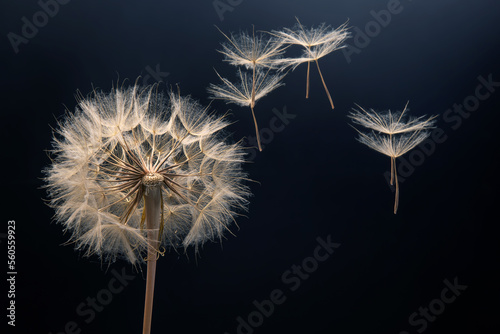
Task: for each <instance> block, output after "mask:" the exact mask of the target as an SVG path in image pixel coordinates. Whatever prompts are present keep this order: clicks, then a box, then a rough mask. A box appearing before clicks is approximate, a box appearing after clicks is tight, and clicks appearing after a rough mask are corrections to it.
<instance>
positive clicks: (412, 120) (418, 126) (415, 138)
mask: <svg viewBox="0 0 500 334" xmlns="http://www.w3.org/2000/svg"><path fill="white" fill-rule="evenodd" d="M407 107H408V103H407V104H406V106H405V108H404V109H403V111H401V112H395V113H393V112H391V111H390V110H388V111H385V112H381V113H377V112H375V111H374V110H373V109H369V110H365V109H363V108H362V107H360V106H358V108H359V110H357V109H353V111H352V112H351V113H350V114H349V117H350V118H351V119H352V121H353V122H354V123H355V124H358V125H361V126H364V127H366V128H368V129H370V130H371V132H369V133H363V132H360V131H359V130H356V131H358V133H359V137H358V141H359V142H360V143H362V144H365V145H366V146H368V147H370V148H371V149H373V150H375V151H377V152H379V153H382V154H384V155H386V156H388V157H390V158H391V180H390V184H391V185H392V184H395V185H396V192H395V196H394V214H396V213H397V211H398V206H399V183H398V174H397V168H396V159H397V158H398V157H400V156H402V155H404V154H406V153H408V152H409V151H411V150H412V149H413V148H415V147H416V146H417V145H419V144H420V143H422V142H423V141H424V140H425V139H426V138H427V137H429V135H430V132H429V131H428V130H429V129H431V128H432V127H434V124H435V118H436V116H431V117H428V118H426V117H425V116H420V117H407V115H405V112H406V111H407Z"/></svg>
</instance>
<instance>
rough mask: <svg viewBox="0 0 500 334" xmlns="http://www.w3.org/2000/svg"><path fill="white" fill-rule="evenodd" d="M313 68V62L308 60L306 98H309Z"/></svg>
mask: <svg viewBox="0 0 500 334" xmlns="http://www.w3.org/2000/svg"><path fill="white" fill-rule="evenodd" d="M310 68H311V62H310V61H308V62H307V82H306V99H308V98H309V69H310Z"/></svg>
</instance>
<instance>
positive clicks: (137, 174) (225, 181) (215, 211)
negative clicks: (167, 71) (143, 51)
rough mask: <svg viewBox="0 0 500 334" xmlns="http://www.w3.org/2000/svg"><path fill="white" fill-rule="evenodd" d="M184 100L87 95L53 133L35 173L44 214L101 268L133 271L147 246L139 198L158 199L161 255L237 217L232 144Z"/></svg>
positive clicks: (241, 200) (209, 235)
mask: <svg viewBox="0 0 500 334" xmlns="http://www.w3.org/2000/svg"><path fill="white" fill-rule="evenodd" d="M227 125H228V122H227V121H226V120H225V119H224V117H218V116H215V115H214V114H213V113H210V112H209V111H208V109H207V108H204V107H202V106H201V105H200V104H199V103H198V102H196V101H194V100H193V99H191V98H190V97H181V96H180V95H178V94H174V93H170V94H168V95H164V94H162V93H159V92H158V87H157V86H152V87H147V88H141V87H138V86H133V87H131V88H128V89H121V88H118V89H115V90H113V91H112V92H111V93H104V92H94V93H93V94H92V95H90V96H88V97H86V98H82V99H80V101H79V102H78V105H77V108H76V110H75V112H74V113H68V115H67V116H66V118H65V119H64V120H63V121H61V122H60V124H59V128H58V129H57V130H56V131H55V133H54V140H53V149H52V151H51V154H52V156H53V163H52V165H50V166H49V167H47V168H46V169H45V170H44V173H45V181H46V188H47V191H48V195H49V197H50V205H51V206H52V207H53V208H54V209H55V219H56V221H57V222H59V223H61V224H62V225H63V227H64V230H65V231H66V232H69V233H70V234H71V235H70V240H69V241H68V242H70V243H74V244H75V247H76V249H78V250H81V251H82V252H83V254H84V255H85V256H90V255H94V254H95V255H97V256H100V257H101V258H102V259H103V260H107V261H114V260H116V259H117V258H124V259H126V260H128V261H130V262H131V263H137V262H142V261H144V259H145V257H146V256H145V254H146V253H147V250H148V249H149V248H150V247H151V244H152V243H153V240H149V239H148V236H147V235H148V234H147V232H148V231H147V229H146V228H145V227H144V217H143V212H144V196H145V195H147V194H148V192H149V190H150V189H152V188H155V189H160V192H161V201H162V204H161V207H162V209H161V210H162V217H163V220H162V222H161V226H160V227H159V231H160V232H161V235H160V236H159V240H158V241H159V242H160V244H161V245H162V246H163V247H174V248H176V247H184V248H187V247H189V246H195V247H199V246H200V245H201V244H203V243H204V242H206V241H208V240H217V239H220V238H221V237H222V235H223V234H224V233H225V232H227V231H228V230H229V225H230V223H231V221H233V220H234V218H235V217H236V216H237V215H238V214H239V212H241V211H242V210H245V209H246V207H247V203H248V201H247V197H248V196H249V190H248V188H247V187H246V186H245V185H244V184H243V179H245V177H246V174H245V173H244V172H243V171H242V169H241V165H242V163H243V162H244V153H243V151H242V147H241V144H239V143H237V144H228V143H226V140H225V135H224V134H223V133H222V132H221V131H223V129H224V128H225V127H226V126H227Z"/></svg>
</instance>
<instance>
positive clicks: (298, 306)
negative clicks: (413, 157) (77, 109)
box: [0, 0, 500, 334]
mask: <svg viewBox="0 0 500 334" xmlns="http://www.w3.org/2000/svg"><path fill="white" fill-rule="evenodd" d="M221 2H222V3H226V4H227V3H228V2H227V0H226V1H221ZM388 2H390V1H388V0H384V1H378V0H377V1H374V0H356V1H353V0H351V1H347V0H344V1H320V0H308V1H284V0H283V1H276V0H272V1H264V0H254V1H250V0H243V1H236V0H235V1H232V2H231V3H232V4H233V5H231V6H230V8H231V9H232V11H229V10H228V11H226V12H224V13H223V14H222V15H223V20H221V18H220V16H219V15H218V13H217V11H216V9H215V8H214V6H213V2H212V1H118V0H115V1H95V0H94V1H81V0H80V1H78V0H72V1H69V2H68V3H67V4H64V5H61V6H60V8H59V10H58V13H57V14H56V15H54V17H51V18H50V19H49V20H48V22H47V24H45V25H44V26H43V27H40V28H39V31H38V33H37V34H36V35H35V36H33V37H32V38H30V39H29V40H28V43H27V44H21V45H19V52H18V53H15V52H14V50H13V48H12V46H11V44H10V42H9V39H8V37H7V34H8V33H10V32H13V33H15V34H18V35H20V34H21V29H22V26H23V21H22V18H23V17H26V18H27V20H29V21H30V22H32V21H33V15H36V13H37V12H39V11H40V10H41V7H40V5H39V4H38V3H37V2H36V1H34V0H29V1H27V0H25V1H16V2H15V1H3V2H2V8H1V10H0V12H1V14H0V15H1V17H2V19H1V21H0V28H1V29H0V32H1V34H2V39H1V56H2V58H1V63H0V64H1V65H0V69H1V73H0V83H1V90H0V92H1V95H2V103H1V110H0V119H1V124H2V131H1V132H2V141H1V144H2V158H1V159H2V163H1V166H2V167H1V168H2V175H3V178H2V195H1V196H2V224H3V226H4V227H2V230H1V231H0V232H1V233H6V231H7V229H6V227H5V225H6V223H7V221H8V220H9V219H15V220H16V226H17V230H16V238H17V272H18V275H17V285H16V289H17V290H16V305H17V309H16V310H17V314H16V315H17V318H16V320H17V322H16V324H17V326H16V328H15V330H14V331H13V329H12V328H8V332H7V333H44V334H47V333H53V334H55V333H95V334H100V333H140V332H141V329H142V313H143V298H144V289H145V279H144V276H145V273H144V274H143V273H142V272H141V271H138V269H137V268H136V269H133V268H132V267H130V266H129V265H127V264H126V263H124V262H117V263H114V264H112V265H111V266H110V267H109V268H108V267H107V266H106V265H105V264H101V263H99V260H98V259H96V258H91V259H87V258H82V257H81V256H80V255H79V254H78V253H77V252H75V251H74V250H73V248H72V247H71V246H62V245H61V244H62V243H64V242H65V241H66V240H67V236H65V235H63V232H62V229H61V226H59V225H56V224H54V223H51V219H52V215H53V210H52V209H50V208H49V207H47V206H46V205H45V204H44V202H43V201H42V198H44V197H45V192H44V190H42V189H40V187H41V186H42V184H43V182H42V181H41V179H40V178H41V177H42V173H41V170H42V169H43V168H44V167H45V166H47V165H48V164H49V163H50V160H49V158H48V156H47V154H46V152H45V151H44V150H47V149H50V147H51V144H50V142H51V127H55V126H56V119H59V118H60V117H62V115H63V114H64V112H65V107H67V108H68V109H70V110H73V109H74V106H75V98H74V95H75V92H76V90H81V92H82V93H83V94H84V95H86V94H88V93H89V92H90V91H91V90H92V87H93V86H94V87H99V88H102V89H104V90H106V91H109V90H110V89H111V87H112V85H113V83H114V84H116V82H117V81H118V80H119V81H120V82H122V81H123V80H124V79H125V78H128V79H129V80H130V81H129V82H133V81H134V80H135V78H137V77H138V76H139V75H142V78H143V79H139V80H140V81H141V80H142V82H145V83H149V84H152V83H154V82H155V78H154V77H153V76H151V74H150V72H154V70H156V69H158V71H159V72H161V76H160V77H159V78H160V79H162V81H163V82H164V84H163V85H162V86H161V87H162V88H163V89H165V90H166V89H167V88H168V87H170V86H171V85H174V87H175V84H179V86H180V89H181V93H182V94H191V95H192V96H193V97H194V98H196V99H198V100H200V101H201V103H203V104H205V105H206V104H208V103H209V99H208V95H207V92H206V88H207V86H208V85H209V83H212V82H213V83H217V80H218V78H217V76H216V74H215V72H214V68H215V69H216V70H218V71H219V72H220V73H222V74H223V75H225V76H229V77H232V75H233V74H234V72H235V68H232V67H231V66H230V65H228V64H227V63H224V62H222V56H221V55H220V54H219V53H218V52H216V49H218V48H219V42H221V41H223V36H222V35H221V34H220V33H219V32H218V31H217V29H216V28H215V27H214V25H217V26H218V27H219V28H220V29H222V30H223V31H224V32H230V31H236V32H237V31H239V30H240V29H243V30H250V29H251V27H252V24H254V25H255V29H257V30H266V31H270V30H272V29H279V28H281V27H283V26H289V27H290V26H292V25H293V24H294V22H295V21H294V20H295V19H294V17H295V16H298V17H299V18H300V20H301V22H302V23H303V24H304V25H307V26H310V25H311V24H314V25H316V24H319V23H321V22H326V23H327V24H331V25H333V26H338V25H340V24H342V23H343V22H345V21H346V20H347V19H349V20H350V21H349V25H350V26H353V27H354V26H355V27H358V28H360V29H361V30H364V29H365V25H366V24H367V23H369V22H371V21H374V17H373V16H372V14H370V12H371V11H376V12H378V11H380V10H383V9H386V8H387V4H388ZM398 8H399V9H401V10H400V12H399V13H398V14H394V15H392V17H391V22H390V24H388V25H387V26H386V27H383V28H381V30H380V32H378V33H377V34H375V33H373V34H372V35H373V37H371V38H370V41H369V44H368V45H363V46H364V47H362V48H360V52H359V53H355V54H352V55H351V59H350V60H351V61H350V62H348V61H347V58H346V57H345V55H344V54H343V52H342V51H337V52H335V53H333V54H331V55H329V56H327V57H325V58H323V59H321V60H320V65H321V68H322V71H323V75H324V77H325V80H326V82H327V84H328V87H329V88H330V91H331V93H332V97H333V100H334V102H335V105H336V108H335V110H333V111H332V110H331V109H330V107H329V103H328V99H327V98H326V96H325V93H324V90H323V87H322V85H321V81H320V78H319V75H318V74H317V71H316V68H315V67H311V92H310V98H309V99H308V100H306V99H305V98H304V93H305V75H306V67H305V65H303V66H300V67H299V68H298V69H297V70H295V71H294V72H291V73H290V74H289V75H288V76H287V77H286V78H285V80H284V81H285V83H286V86H285V87H281V88H279V89H278V90H277V91H275V92H273V93H272V94H270V95H269V96H267V97H265V98H263V99H262V100H261V101H259V102H258V104H257V106H256V114H257V118H258V120H259V125H260V126H261V128H266V127H267V128H269V126H270V122H271V120H272V119H273V117H274V116H275V113H273V109H276V110H278V111H279V112H281V113H282V112H283V110H284V108H286V111H287V113H289V114H292V115H294V116H295V118H294V119H290V121H289V124H288V125H286V127H285V128H284V129H283V130H282V131H280V132H275V133H274V134H273V138H272V140H271V138H270V137H268V138H267V139H266V142H268V143H267V144H266V145H265V149H264V151H263V152H262V153H259V154H258V155H257V157H256V158H255V159H254V160H253V162H252V163H249V164H247V165H246V166H245V169H246V170H247V171H248V173H249V175H250V178H252V179H253V180H256V181H258V182H259V183H251V188H252V191H253V194H254V196H253V198H252V199H251V205H250V211H249V213H248V218H245V217H242V218H240V219H238V225H239V227H240V228H239V230H238V229H237V228H236V227H235V228H234V229H233V230H234V232H235V234H236V237H234V236H231V235H228V236H227V240H223V242H222V243H221V244H219V243H211V244H206V245H205V246H204V247H203V249H202V250H201V251H200V254H199V258H197V259H195V256H194V252H193V250H191V249H190V250H188V253H187V256H185V255H184V254H180V255H178V254H176V253H174V252H171V253H169V254H167V255H166V256H164V257H162V258H160V260H159V263H158V272H157V277H156V291H155V293H156V294H155V300H154V314H153V330H152V333H207V334H208V333H216V334H223V333H225V332H227V333H230V334H234V333H238V330H237V326H238V323H237V320H236V319H237V317H242V318H244V319H247V318H248V316H249V315H250V314H251V313H252V312H253V311H255V306H254V305H253V304H252V303H253V301H254V300H257V301H262V300H264V299H269V296H270V293H271V291H273V290H275V289H280V290H282V291H283V292H284V295H285V296H286V300H285V302H284V303H283V304H281V305H276V306H275V308H274V312H273V314H272V315H271V316H270V317H268V318H265V319H264V321H263V323H262V324H261V325H260V326H258V327H257V328H255V329H253V331H254V333H262V334H264V333H339V334H363V333H384V334H386V333H394V334H398V333H400V332H401V331H408V332H409V333H412V334H413V333H417V330H423V325H422V323H423V322H422V321H421V322H420V323H419V325H418V326H412V325H411V324H410V323H409V320H408V318H409V316H410V315H411V314H412V313H414V312H418V310H419V307H428V306H429V303H430V302H431V301H432V300H434V299H436V298H438V299H439V298H440V296H441V291H442V289H443V288H445V284H444V283H443V281H444V280H445V279H447V280H449V281H450V282H453V280H454V279H455V278H457V280H458V283H459V284H461V285H467V289H466V290H465V291H463V292H462V293H461V295H460V296H458V297H457V299H456V300H455V301H454V302H453V303H451V304H447V305H446V308H445V310H444V312H443V313H442V314H440V315H438V316H437V317H436V319H435V320H434V321H433V322H429V323H428V324H427V325H428V326H427V328H425V331H423V332H425V333H454V332H457V331H462V332H464V333H493V332H498V331H499V329H500V325H499V324H498V314H499V311H500V307H499V306H498V300H499V298H500V289H499V288H498V282H499V278H500V275H499V270H498V268H499V267H498V266H499V256H498V255H499V247H498V244H499V243H498V236H499V234H498V232H499V229H498V227H497V224H498V214H497V213H498V212H497V211H496V209H497V206H498V201H497V200H498V196H497V193H498V186H499V182H498V167H499V164H498V139H497V138H498V128H497V127H498V124H499V112H500V99H499V98H498V97H499V96H500V92H499V91H498V90H500V87H497V88H496V90H497V91H496V92H495V93H492V94H491V97H490V98H487V99H485V100H484V101H481V102H480V105H479V106H478V108H477V110H475V111H473V112H471V113H470V116H469V117H468V118H463V119H462V123H461V124H460V126H458V123H457V122H458V120H457V116H456V114H448V116H450V117H452V116H453V117H455V118H454V120H453V121H452V120H451V119H449V122H446V121H445V120H444V119H443V114H445V112H446V111H447V110H448V109H450V108H452V107H453V105H454V104H462V103H463V102H464V99H466V98H467V97H468V96H470V95H474V94H475V90H476V87H477V86H478V85H479V83H480V81H478V77H480V76H482V77H483V78H485V79H487V78H488V76H489V75H491V77H492V79H493V81H495V82H499V81H500V66H499V65H498V60H499V59H500V47H499V43H498V42H499V36H500V24H499V14H500V3H499V2H498V1H493V0H478V1H465V0H439V1H435V0H413V1H410V0H401V4H400V7H398ZM369 26H370V24H369ZM353 32H355V30H353ZM358 42H360V41H359V40H358ZM365 42H366V41H365ZM348 43H349V44H350V45H355V44H354V40H353V39H350V40H349V41H348ZM365 44H366V43H365ZM358 45H359V44H358ZM167 72H168V75H166V73H167ZM148 75H150V77H148ZM144 78H146V79H144ZM481 92H483V93H484V92H486V90H481ZM408 100H409V101H410V109H411V113H412V114H414V115H423V114H439V115H440V116H439V117H438V124H437V125H438V126H439V127H440V128H442V129H443V132H444V134H445V136H446V138H447V139H446V141H444V142H443V143H440V144H437V145H436V147H435V150H434V152H432V154H430V155H429V156H425V158H424V159H425V160H424V161H423V162H421V165H420V166H418V167H416V168H415V170H414V171H413V172H412V173H411V175H410V176H409V177H408V178H407V179H406V180H405V181H404V182H402V183H401V201H400V207H399V212H398V214H397V215H394V214H393V213H392V205H393V200H394V197H393V196H394V194H393V193H392V192H391V189H390V188H389V187H388V185H387V182H386V180H385V178H384V175H383V174H384V172H386V171H387V170H388V167H389V162H390V161H389V159H388V158H387V157H385V156H383V155H381V154H379V153H377V152H374V151H371V150H370V149H368V148H367V147H365V146H363V145H361V144H359V143H357V142H356V140H355V131H354V130H353V129H352V128H351V127H350V126H349V125H348V119H347V117H346V115H347V112H348V111H349V110H350V108H352V107H353V106H354V103H358V104H360V105H362V106H365V107H373V108H376V109H378V110H383V109H388V108H390V109H392V110H395V109H398V110H401V109H402V108H403V106H404V104H405V103H406V101H408ZM471 101H472V100H471ZM212 106H213V107H214V108H216V109H217V110H218V112H220V113H224V112H226V111H227V110H228V109H229V108H230V109H231V116H230V117H231V119H232V120H234V121H235V124H233V125H231V126H230V128H229V130H230V131H231V132H232V133H233V138H234V140H239V139H241V138H243V137H245V136H249V135H253V124H252V120H251V115H250V112H249V110H248V108H240V107H237V106H235V105H226V104H224V103H223V102H221V101H215V102H214V103H213V104H212ZM278 124H280V123H278ZM452 126H453V127H455V128H456V129H454V128H452ZM407 158H408V157H407ZM329 235H330V236H331V240H332V241H333V242H335V243H340V244H341V245H340V247H338V248H337V249H336V251H335V253H334V254H333V255H331V256H330V257H329V258H328V259H327V260H326V261H324V262H321V263H319V266H318V268H317V270H316V271H314V272H313V273H311V274H310V276H309V277H308V278H307V279H305V280H302V281H301V285H300V287H299V288H298V289H296V290H295V291H291V290H290V287H291V284H286V282H284V281H283V280H282V275H283V274H284V273H285V272H286V271H287V270H290V268H291V266H292V265H294V264H301V263H302V261H303V260H304V259H306V258H307V257H309V256H311V255H312V254H313V251H314V249H315V247H316V246H317V241H316V239H317V238H318V237H321V238H323V239H326V238H327V237H328V236H329ZM5 241H6V239H5V238H4V237H3V238H2V239H1V244H2V254H6V247H5V245H6V242H5ZM1 258H2V262H3V264H2V266H1V267H2V268H4V269H2V270H3V271H4V272H6V271H7V270H6V269H5V265H6V256H4V255H2V256H1ZM123 268H125V269H123ZM122 270H125V273H126V274H127V275H132V276H133V277H135V278H133V279H131V280H130V282H129V283H128V284H127V286H126V287H124V289H123V291H121V292H118V293H115V294H113V295H112V300H111V301H110V302H109V304H108V305H105V306H104V307H103V309H102V310H101V311H100V312H96V314H95V317H94V319H92V321H89V322H88V323H87V322H86V321H88V320H90V317H91V316H90V313H89V312H88V310H89V307H88V306H85V304H86V303H87V298H95V297H96V296H97V295H98V294H99V292H100V291H101V290H102V289H106V288H107V287H108V284H109V282H110V281H111V280H112V278H113V277H114V275H113V272H122ZM2 277H5V276H2ZM4 283H5V280H3V282H2V291H1V294H2V296H4V299H3V300H4V301H5V295H6V285H4ZM4 286H5V288H4ZM105 293H106V292H101V295H100V296H101V297H102V296H105V295H104V294H105ZM81 303H83V304H84V306H80V304H81ZM79 306H80V307H81V309H80V312H78V311H77V309H78V308H79ZM1 308H2V310H3V311H2V312H3V313H6V310H5V308H6V304H5V303H3V304H2V307H1ZM82 312H83V313H84V315H83V316H82V315H81V313H82ZM1 319H2V325H4V324H5V322H6V317H5V315H4V314H2V316H1ZM256 319H257V318H256ZM419 319H423V318H422V317H420V316H418V317H417V318H416V320H419ZM257 320H258V319H257ZM73 322H74V323H73ZM65 328H66V329H65ZM240 332H241V331H240ZM243 332H245V331H243ZM247 332H248V331H247ZM403 333H404V332H403Z"/></svg>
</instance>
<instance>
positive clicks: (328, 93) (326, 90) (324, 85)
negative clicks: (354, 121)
mask: <svg viewBox="0 0 500 334" xmlns="http://www.w3.org/2000/svg"><path fill="white" fill-rule="evenodd" d="M314 61H315V62H316V66H318V72H319V76H320V77H321V81H322V82H323V87H325V92H326V95H327V96H328V100H330V104H331V105H332V109H334V106H333V101H332V97H331V96H330V92H329V91H328V88H327V87H326V83H325V79H323V74H321V70H320V69H319V63H318V60H317V59H314Z"/></svg>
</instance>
